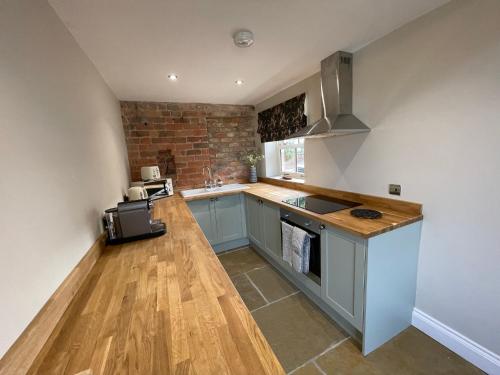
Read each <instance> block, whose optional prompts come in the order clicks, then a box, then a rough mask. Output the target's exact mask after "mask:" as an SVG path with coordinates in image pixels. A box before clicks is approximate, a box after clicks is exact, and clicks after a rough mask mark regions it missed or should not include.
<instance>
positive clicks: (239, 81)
mask: <svg viewBox="0 0 500 375" xmlns="http://www.w3.org/2000/svg"><path fill="white" fill-rule="evenodd" d="M234 83H236V84H237V85H238V86H241V85H242V84H243V83H244V82H243V80H242V79H237V80H236V81H234Z"/></svg>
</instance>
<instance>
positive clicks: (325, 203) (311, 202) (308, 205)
mask: <svg viewBox="0 0 500 375" xmlns="http://www.w3.org/2000/svg"><path fill="white" fill-rule="evenodd" d="M283 203H287V204H290V205H292V206H296V207H300V208H303V209H305V210H308V211H312V212H316V213H317V214H328V213H330V212H335V211H340V210H345V209H347V208H352V207H356V206H361V203H356V202H350V201H345V200H342V199H336V198H330V197H325V196H323V195H309V196H307V197H297V198H288V199H285V200H283Z"/></svg>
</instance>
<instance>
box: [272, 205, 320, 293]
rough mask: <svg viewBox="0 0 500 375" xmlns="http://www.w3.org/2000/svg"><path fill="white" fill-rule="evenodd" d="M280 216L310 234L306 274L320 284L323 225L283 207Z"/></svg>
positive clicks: (282, 219)
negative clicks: (307, 271)
mask: <svg viewBox="0 0 500 375" xmlns="http://www.w3.org/2000/svg"><path fill="white" fill-rule="evenodd" d="M280 217H281V221H284V222H285V223H287V224H290V225H293V226H296V227H299V228H301V229H303V230H305V231H306V232H307V233H309V234H310V235H311V249H310V256H309V273H308V274H307V275H306V276H308V277H309V278H310V279H311V280H313V281H314V282H316V283H317V284H318V285H321V230H322V229H325V226H324V225H323V224H321V223H320V222H319V221H316V220H312V219H309V218H307V217H304V216H302V215H299V214H297V213H295V212H292V211H288V210H286V209H284V208H280Z"/></svg>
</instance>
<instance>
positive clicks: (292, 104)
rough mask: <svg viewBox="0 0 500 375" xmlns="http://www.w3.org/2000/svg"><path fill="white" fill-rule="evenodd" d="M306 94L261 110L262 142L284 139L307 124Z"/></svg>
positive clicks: (260, 127)
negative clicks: (305, 110)
mask: <svg viewBox="0 0 500 375" xmlns="http://www.w3.org/2000/svg"><path fill="white" fill-rule="evenodd" d="M305 100H306V94H305V93H304V94H300V95H298V96H296V97H295V98H292V99H289V100H287V101H286V102H283V103H281V104H278V105H276V106H274V107H271V108H269V109H266V110H265V111H262V112H259V115H258V121H259V127H258V128H257V133H259V134H260V140H261V142H274V141H282V140H284V139H285V137H287V136H288V135H290V134H293V133H295V132H297V131H299V130H300V129H302V128H304V127H305V126H307V116H306V115H305V114H304V104H305Z"/></svg>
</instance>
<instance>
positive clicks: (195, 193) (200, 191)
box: [181, 184, 248, 198]
mask: <svg viewBox="0 0 500 375" xmlns="http://www.w3.org/2000/svg"><path fill="white" fill-rule="evenodd" d="M245 189H248V186H246V185H243V184H228V185H222V186H220V187H215V188H211V189H206V188H200V189H191V190H183V191H181V195H182V196H183V197H184V198H187V197H196V196H198V195H206V194H211V193H225V192H230V191H236V190H245Z"/></svg>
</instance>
